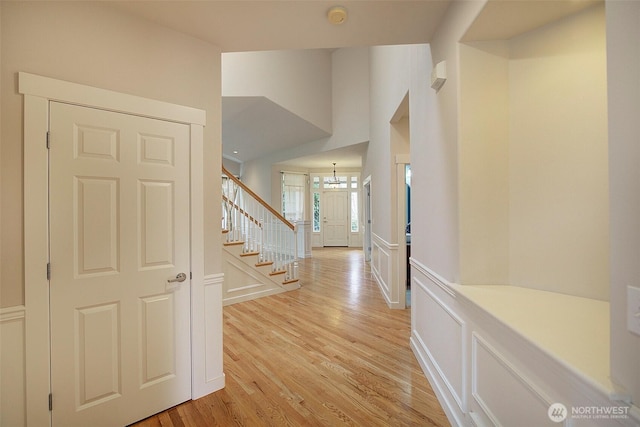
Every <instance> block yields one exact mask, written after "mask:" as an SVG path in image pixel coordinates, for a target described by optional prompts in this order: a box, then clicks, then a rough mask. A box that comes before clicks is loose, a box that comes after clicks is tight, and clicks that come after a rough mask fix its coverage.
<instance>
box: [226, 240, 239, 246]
mask: <svg viewBox="0 0 640 427" xmlns="http://www.w3.org/2000/svg"><path fill="white" fill-rule="evenodd" d="M223 245H224V246H237V245H244V242H243V241H236V242H224V243H223Z"/></svg>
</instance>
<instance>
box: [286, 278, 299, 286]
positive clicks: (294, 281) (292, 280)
mask: <svg viewBox="0 0 640 427" xmlns="http://www.w3.org/2000/svg"><path fill="white" fill-rule="evenodd" d="M298 280H299V279H289V280H285V281H284V282H282V284H283V285H288V284H291V283H296V282H297V281H298Z"/></svg>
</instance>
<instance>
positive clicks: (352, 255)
mask: <svg viewBox="0 0 640 427" xmlns="http://www.w3.org/2000/svg"><path fill="white" fill-rule="evenodd" d="M299 273H300V280H301V283H302V288H301V289H299V290H296V291H291V292H287V293H284V294H280V295H275V296H271V297H265V298H261V299H258V300H255V301H249V302H243V303H239V304H235V305H231V306H228V307H225V308H224V372H225V374H226V387H225V388H224V389H223V390H221V391H219V392H216V393H213V394H211V395H209V396H205V397H203V398H201V399H198V400H195V401H190V402H186V403H184V404H182V405H179V406H176V407H174V408H172V409H169V410H168V411H165V412H163V413H160V414H158V415H155V416H153V417H151V418H148V419H146V420H144V421H142V422H140V423H138V424H136V425H137V426H140V427H147V426H231V425H235V426H302V425H305V426H341V425H348V426H448V425H449V423H448V421H447V419H446V417H445V415H444V412H443V411H442V408H441V407H440V405H439V404H438V401H437V400H436V398H435V396H434V394H433V391H432V389H431V387H430V385H429V383H428V382H427V380H426V379H425V377H424V375H423V373H422V371H421V370H420V367H419V365H418V363H417V362H416V360H415V357H414V356H413V353H412V352H411V350H410V348H409V334H410V311H409V310H390V309H388V308H387V305H386V304H385V302H384V299H383V298H382V296H381V294H380V291H379V289H378V286H377V285H376V283H375V281H374V280H373V278H372V276H371V272H370V270H369V267H368V265H367V264H366V263H364V260H363V256H362V251H361V250H350V249H346V248H344V249H343V248H339V249H328V248H326V249H318V250H316V249H314V251H313V258H308V259H305V260H301V262H300V268H299Z"/></svg>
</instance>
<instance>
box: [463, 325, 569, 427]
mask: <svg viewBox="0 0 640 427" xmlns="http://www.w3.org/2000/svg"><path fill="white" fill-rule="evenodd" d="M471 348H472V350H471V395H472V396H473V402H472V404H471V409H472V411H474V412H476V413H478V414H482V415H481V418H482V419H483V420H484V421H485V422H486V423H487V424H488V425H492V424H493V425H503V426H510V425H522V423H523V422H525V421H524V420H526V423H527V425H531V426H549V427H552V426H557V425H559V424H557V423H555V422H553V421H551V419H550V418H549V417H548V415H547V411H548V408H549V406H550V405H551V404H552V403H554V402H553V401H552V400H551V399H550V398H548V397H547V396H545V395H544V394H543V392H541V391H540V390H538V388H537V386H536V385H535V384H533V383H532V382H531V381H530V380H529V379H528V378H526V377H525V376H524V375H523V374H522V373H521V372H519V371H518V369H517V368H516V367H514V366H513V365H512V364H511V363H510V362H509V361H508V360H507V358H506V357H505V356H504V355H503V354H501V353H500V352H498V350H496V349H495V348H494V347H493V346H491V345H490V344H489V343H488V342H487V341H486V340H485V339H483V337H482V336H481V335H480V334H478V333H476V332H474V333H473V334H472V338H471ZM563 425H565V426H567V421H566V420H565V422H564V423H563Z"/></svg>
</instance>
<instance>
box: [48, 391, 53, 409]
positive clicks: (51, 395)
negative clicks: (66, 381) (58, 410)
mask: <svg viewBox="0 0 640 427" xmlns="http://www.w3.org/2000/svg"><path fill="white" fill-rule="evenodd" d="M49 410H50V411H53V394H51V393H49Z"/></svg>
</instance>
